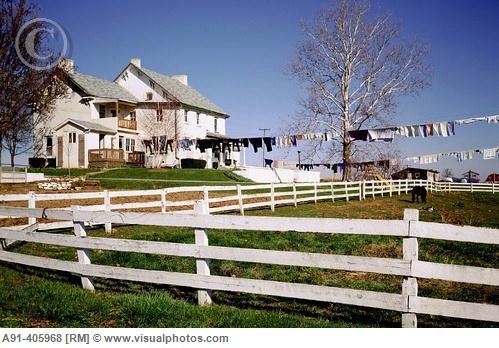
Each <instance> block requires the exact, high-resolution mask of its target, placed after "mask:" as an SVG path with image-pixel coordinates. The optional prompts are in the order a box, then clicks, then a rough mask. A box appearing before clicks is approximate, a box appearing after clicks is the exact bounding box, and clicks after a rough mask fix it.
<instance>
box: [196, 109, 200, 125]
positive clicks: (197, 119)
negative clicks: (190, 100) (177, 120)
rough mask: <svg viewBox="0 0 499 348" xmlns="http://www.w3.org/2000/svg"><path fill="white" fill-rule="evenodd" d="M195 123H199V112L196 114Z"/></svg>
mask: <svg viewBox="0 0 499 348" xmlns="http://www.w3.org/2000/svg"><path fill="white" fill-rule="evenodd" d="M196 124H197V125H199V112H198V113H197V114H196Z"/></svg>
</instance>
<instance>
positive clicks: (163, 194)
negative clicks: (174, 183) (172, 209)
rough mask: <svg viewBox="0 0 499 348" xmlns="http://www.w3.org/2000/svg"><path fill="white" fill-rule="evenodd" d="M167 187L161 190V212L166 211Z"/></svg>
mask: <svg viewBox="0 0 499 348" xmlns="http://www.w3.org/2000/svg"><path fill="white" fill-rule="evenodd" d="M167 193H168V192H167V189H163V190H161V212H162V213H166V194H167Z"/></svg>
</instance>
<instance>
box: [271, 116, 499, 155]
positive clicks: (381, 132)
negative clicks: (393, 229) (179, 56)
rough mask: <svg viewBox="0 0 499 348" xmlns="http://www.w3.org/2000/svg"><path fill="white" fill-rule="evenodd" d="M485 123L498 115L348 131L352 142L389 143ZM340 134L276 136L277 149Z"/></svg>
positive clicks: (445, 134) (494, 120) (495, 120)
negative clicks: (401, 138)
mask: <svg viewBox="0 0 499 348" xmlns="http://www.w3.org/2000/svg"><path fill="white" fill-rule="evenodd" d="M481 121H486V122H487V123H489V124H490V123H499V115H490V116H479V117H470V118H464V119H458V120H452V121H444V122H431V123H425V124H415V125H403V126H392V127H383V128H371V129H360V130H352V131H349V132H348V134H349V136H350V139H351V140H354V141H357V140H359V141H384V142H391V141H393V139H394V138H395V135H398V136H403V137H423V138H426V137H430V136H441V137H448V136H453V135H455V125H463V124H471V123H475V122H481ZM340 137H341V134H340V133H337V132H309V133H299V134H293V135H281V136H276V137H275V138H276V145H277V147H285V146H296V145H295V144H296V141H297V140H321V141H329V140H332V139H334V138H340Z"/></svg>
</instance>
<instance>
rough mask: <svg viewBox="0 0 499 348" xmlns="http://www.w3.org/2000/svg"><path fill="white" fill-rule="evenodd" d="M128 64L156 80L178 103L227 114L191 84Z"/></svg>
mask: <svg viewBox="0 0 499 348" xmlns="http://www.w3.org/2000/svg"><path fill="white" fill-rule="evenodd" d="M130 65H133V66H134V67H135V68H136V69H138V70H140V71H141V72H142V73H144V74H145V75H146V76H148V77H149V78H150V79H151V80H153V81H154V82H156V83H157V84H158V85H159V86H161V87H162V88H163V89H164V90H165V91H166V92H168V93H169V94H171V95H172V96H173V97H174V98H176V99H177V100H178V101H179V102H180V103H182V104H184V105H187V106H191V107H194V108H198V109H202V110H206V111H209V112H214V113H216V114H220V115H224V116H228V114H227V113H226V112H225V111H224V110H223V109H222V108H220V107H219V106H217V105H216V104H215V103H213V102H212V101H211V100H209V99H208V98H206V97H205V96H204V95H202V94H201V93H199V92H198V91H197V90H195V89H194V88H192V87H191V86H188V85H184V84H183V83H182V82H180V81H178V80H176V79H174V78H171V77H169V76H166V75H163V74H160V73H157V72H155V71H152V70H149V69H146V68H142V67H138V66H136V65H135V64H132V63H130Z"/></svg>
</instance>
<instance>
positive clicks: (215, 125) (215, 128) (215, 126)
mask: <svg viewBox="0 0 499 348" xmlns="http://www.w3.org/2000/svg"><path fill="white" fill-rule="evenodd" d="M213 129H214V130H215V133H218V118H216V117H215V118H214V119H213Z"/></svg>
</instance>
